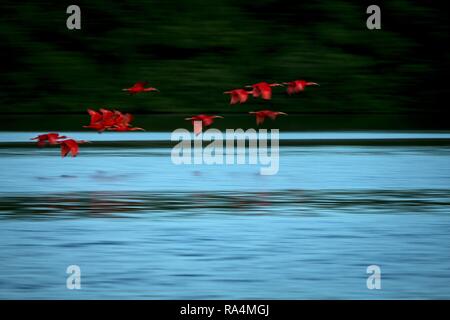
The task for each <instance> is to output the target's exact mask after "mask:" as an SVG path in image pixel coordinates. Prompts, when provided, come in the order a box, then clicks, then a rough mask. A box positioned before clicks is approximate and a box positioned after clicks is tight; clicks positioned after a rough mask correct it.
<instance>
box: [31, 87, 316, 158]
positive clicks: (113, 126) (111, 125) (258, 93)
mask: <svg viewBox="0 0 450 320" xmlns="http://www.w3.org/2000/svg"><path fill="white" fill-rule="evenodd" d="M318 85H319V84H317V83H316V82H309V81H305V80H294V81H290V82H283V83H267V82H259V83H256V84H253V85H247V86H245V88H249V90H247V89H242V88H241V89H234V90H230V91H225V92H224V94H229V95H230V96H231V100H230V104H237V103H240V104H242V103H245V102H247V100H248V98H249V96H250V95H251V96H253V97H254V98H259V97H260V98H262V99H263V100H270V99H271V98H272V87H284V86H287V93H288V94H289V95H292V94H296V93H299V92H301V91H303V90H305V88H306V87H308V86H318ZM146 86H147V82H137V83H135V84H134V85H133V86H132V87H131V88H125V89H122V91H125V92H127V93H128V94H130V95H134V94H138V93H142V92H151V91H158V92H159V90H158V89H156V88H153V87H146ZM87 112H88V113H89V116H90V117H91V120H90V122H89V125H85V126H83V128H88V129H94V130H97V132H99V133H100V132H103V131H105V130H108V131H118V132H124V131H145V130H144V129H142V128H138V127H133V126H132V125H131V122H132V120H133V116H132V115H131V114H129V113H125V114H123V113H122V112H120V111H117V110H108V109H99V111H95V110H92V109H88V110H87ZM249 113H250V114H254V115H255V116H256V124H257V125H260V124H262V123H263V122H264V120H265V119H266V118H269V119H272V120H275V119H276V117H277V116H279V115H287V114H286V113H284V112H279V111H271V110H260V111H250V112H249ZM216 118H223V117H222V116H217V115H206V114H199V115H196V116H192V117H190V118H185V120H190V121H192V123H194V122H195V121H201V123H202V127H209V126H210V125H211V124H212V123H213V122H214V119H216ZM200 132H201V127H196V126H194V133H195V134H199V133H200ZM31 140H37V146H39V147H44V146H46V145H60V147H61V156H62V157H65V156H67V155H68V154H71V155H72V157H76V156H77V154H78V150H79V145H80V144H83V143H89V141H85V140H75V139H72V138H68V137H66V136H60V135H59V134H58V133H46V134H41V135H38V136H37V137H34V138H32V139H31Z"/></svg>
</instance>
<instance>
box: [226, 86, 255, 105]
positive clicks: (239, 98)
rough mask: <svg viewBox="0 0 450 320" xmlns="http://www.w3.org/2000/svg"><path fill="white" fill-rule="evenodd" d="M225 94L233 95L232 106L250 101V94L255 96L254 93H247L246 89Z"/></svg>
mask: <svg viewBox="0 0 450 320" xmlns="http://www.w3.org/2000/svg"><path fill="white" fill-rule="evenodd" d="M224 94H229V95H231V101H230V104H236V103H244V102H246V101H247V99H248V95H249V94H253V91H247V90H245V89H234V90H230V91H225V92H224Z"/></svg>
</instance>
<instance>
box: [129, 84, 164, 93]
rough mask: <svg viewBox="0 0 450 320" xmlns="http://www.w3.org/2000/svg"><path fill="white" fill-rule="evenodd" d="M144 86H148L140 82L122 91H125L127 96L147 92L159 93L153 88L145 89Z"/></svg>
mask: <svg viewBox="0 0 450 320" xmlns="http://www.w3.org/2000/svg"><path fill="white" fill-rule="evenodd" d="M146 85H148V82H147V81H140V82H136V83H135V84H134V85H133V86H132V87H131V88H126V89H122V91H127V92H128V93H129V94H138V93H141V92H148V91H159V90H158V89H156V88H153V87H148V88H145V86H146Z"/></svg>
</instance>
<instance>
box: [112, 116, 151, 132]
mask: <svg viewBox="0 0 450 320" xmlns="http://www.w3.org/2000/svg"><path fill="white" fill-rule="evenodd" d="M114 114H115V119H114V121H115V123H114V125H113V126H112V127H110V128H108V130H110V131H121V132H123V131H145V130H144V129H142V128H138V127H133V126H131V124H130V122H131V121H133V116H132V115H131V114H129V113H125V114H122V112H120V111H115V112H114Z"/></svg>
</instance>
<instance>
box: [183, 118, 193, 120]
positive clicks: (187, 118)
mask: <svg viewBox="0 0 450 320" xmlns="http://www.w3.org/2000/svg"><path fill="white" fill-rule="evenodd" d="M184 120H192V118H184Z"/></svg>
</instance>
